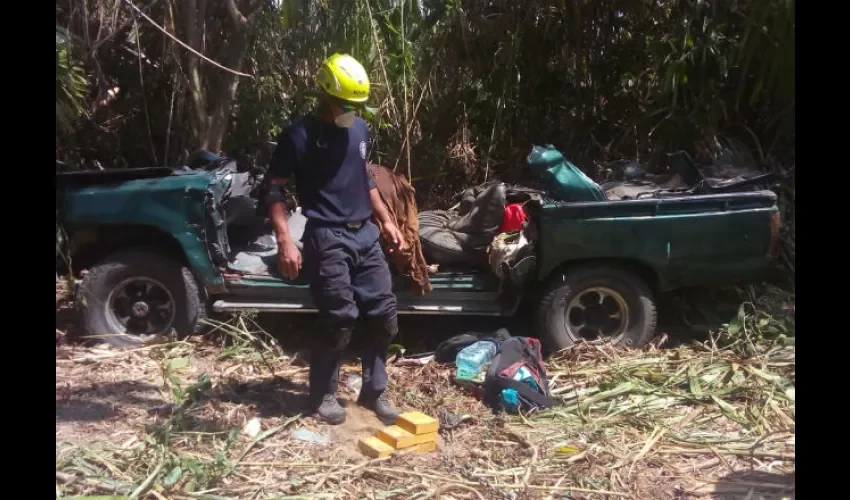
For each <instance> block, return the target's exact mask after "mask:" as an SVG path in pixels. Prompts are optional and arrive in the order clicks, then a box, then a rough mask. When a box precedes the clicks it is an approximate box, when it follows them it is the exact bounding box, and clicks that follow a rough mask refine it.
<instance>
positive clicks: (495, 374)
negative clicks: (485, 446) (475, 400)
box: [484, 337, 555, 411]
mask: <svg viewBox="0 0 850 500" xmlns="http://www.w3.org/2000/svg"><path fill="white" fill-rule="evenodd" d="M523 367H525V368H526V369H527V370H528V371H529V372H530V374H531V376H532V378H534V381H535V382H536V383H537V386H538V387H539V388H540V390H535V389H534V388H533V387H532V386H530V385H528V384H527V383H524V382H521V381H518V380H514V378H513V377H514V375H516V373H517V372H518V371H519V370H520V369H521V368H523ZM502 389H514V390H515V391H516V392H517V395H518V399H519V408H520V409H523V410H526V411H527V410H530V409H534V408H550V407H552V406H555V401H554V400H553V399H552V397H551V396H550V394H549V380H548V379H547V378H546V369H545V368H544V367H543V355H542V353H541V350H540V341H539V340H537V339H535V338H532V337H511V338H510V339H507V340H505V341H504V342H502V343H501V344H500V345H499V349H498V350H497V351H496V355H495V356H494V357H493V360H492V361H491V362H490V367H489V368H488V369H487V375H486V377H485V378H484V402H485V403H487V405H489V406H490V407H492V408H496V409H498V408H502V407H503V405H502V403H501V400H500V398H499V395H500V394H501V392H502Z"/></svg>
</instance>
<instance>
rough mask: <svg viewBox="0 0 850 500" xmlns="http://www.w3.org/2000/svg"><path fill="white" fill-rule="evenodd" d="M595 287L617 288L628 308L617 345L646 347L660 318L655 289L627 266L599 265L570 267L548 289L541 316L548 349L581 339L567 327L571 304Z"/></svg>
mask: <svg viewBox="0 0 850 500" xmlns="http://www.w3.org/2000/svg"><path fill="white" fill-rule="evenodd" d="M592 289H606V290H608V291H610V292H613V293H614V294H616V295H618V297H617V298H618V299H621V300H622V301H623V303H624V304H625V305H626V306H627V308H628V313H627V314H625V315H623V316H624V317H627V320H626V323H625V325H624V326H622V327H619V328H620V330H619V331H621V332H622V333H621V334H620V335H618V338H617V339H616V341H615V345H620V346H626V347H642V346H644V345H646V344H647V343H648V342H649V341H650V340H651V339H652V337H653V335H655V328H656V324H657V321H658V315H657V312H656V307H655V299H654V297H653V294H652V291H651V290H650V289H649V287H648V286H647V285H646V283H645V282H644V280H643V279H642V278H641V277H640V276H638V275H637V274H635V273H633V272H631V271H629V270H627V269H623V268H620V267H616V266H607V265H599V266H591V267H584V268H578V269H575V270H571V271H568V272H567V273H566V274H563V275H561V276H560V279H558V280H557V281H556V282H555V283H553V284H552V285H551V286H550V287H549V289H548V290H547V291H546V292H545V293H544V295H543V297H542V298H541V300H540V304H539V306H538V314H537V319H538V326H539V328H540V331H541V336H542V339H541V340H543V343H544V346H545V347H546V350H547V351H549V352H555V351H559V350H561V349H565V348H567V347H570V346H571V345H573V344H574V343H576V342H577V341H578V340H579V336H578V335H576V332H572V329H571V328H568V327H567V322H568V319H567V307H568V305H570V304H572V303H573V301H574V299H576V298H580V297H581V296H582V294H583V293H594V292H593V291H592ZM601 301H602V299H600V302H601Z"/></svg>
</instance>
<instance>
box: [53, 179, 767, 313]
mask: <svg viewBox="0 0 850 500" xmlns="http://www.w3.org/2000/svg"><path fill="white" fill-rule="evenodd" d="M117 175H118V174H116V176H117ZM116 176H112V177H110V176H109V175H104V176H102V177H103V178H102V179H101V180H97V178H96V176H93V178H94V179H95V180H93V181H76V182H74V181H73V179H71V180H68V178H65V179H63V181H62V182H60V177H63V176H57V211H58V214H59V223H60V224H61V225H62V227H63V228H64V229H65V231H66V232H67V233H68V234H69V236H70V239H71V240H73V239H74V237H75V234H77V233H79V234H81V233H82V232H83V231H84V230H86V229H87V228H91V227H96V228H97V231H98V232H102V231H107V232H108V231H109V230H113V229H120V228H122V227H150V228H154V229H156V230H157V231H158V232H161V233H164V234H166V235H169V236H170V237H171V238H173V240H174V241H176V242H177V244H178V245H179V248H180V250H181V251H182V253H183V256H184V257H185V261H186V262H187V263H188V266H189V267H190V268H191V270H192V271H193V272H194V273H195V275H196V276H197V277H198V278H199V279H200V281H201V282H202V283H203V285H204V286H205V287H206V290H207V293H208V296H210V297H213V296H217V297H224V298H225V299H226V298H227V296H228V295H232V294H234V293H238V294H241V295H245V294H248V295H253V296H257V297H261V296H262V297H264V298H265V299H266V300H273V299H274V297H281V296H288V297H290V298H295V297H301V298H305V297H307V296H308V295H309V293H308V289H307V287H306V286H305V284H304V283H299V282H298V281H297V280H296V282H288V281H285V280H281V279H278V278H274V277H239V278H228V280H225V279H224V276H223V275H222V273H221V271H220V268H221V266H222V259H223V258H224V255H225V254H226V253H227V252H228V251H229V249H228V248H227V238H226V227H225V224H224V218H223V216H224V214H223V211H222V209H221V205H220V203H221V197H222V195H223V193H224V192H225V191H226V188H227V187H228V183H229V177H227V175H224V174H214V173H192V174H186V175H165V176H158V177H150V176H149V177H148V178H135V179H129V180H124V179H116ZM776 214H777V206H776V195H775V194H774V193H772V192H770V191H764V192H751V193H736V194H722V195H706V196H688V197H680V198H666V199H664V198H662V199H643V200H634V201H591V202H577V203H554V204H547V205H544V206H542V207H537V208H536V209H533V210H532V217H533V218H534V219H535V220H536V221H537V222H538V224H537V227H538V234H539V239H538V241H537V245H536V248H537V255H536V271H535V272H534V273H533V275H534V276H536V280H532V281H531V284H530V285H527V286H528V287H530V288H533V289H534V290H539V289H540V283H539V282H543V281H546V280H548V279H549V278H550V277H552V276H554V275H557V274H558V273H560V272H562V271H563V270H565V269H567V268H569V267H570V266H575V265H580V264H582V263H587V262H598V261H611V262H617V263H623V264H627V265H631V266H633V267H638V268H639V269H640V270H642V271H644V273H643V274H644V276H646V277H647V278H648V279H649V280H650V281H653V283H652V285H654V286H655V287H656V289H657V290H659V291H668V290H673V289H676V288H681V287H686V286H713V285H729V284H733V283H739V282H752V281H755V280H760V279H762V278H763V277H764V276H766V274H767V272H768V270H769V269H770V268H771V258H770V257H769V255H768V249H769V248H770V246H771V241H772V240H773V239H774V238H775V235H774V234H772V233H771V221H773V220H774V217H775V216H776ZM101 234H102V233H101ZM104 257H105V256H104ZM432 280H433V283H434V288H435V289H434V292H433V293H432V294H429V295H426V296H425V297H413V296H412V295H411V294H410V291H409V290H410V287H409V283H408V282H407V280H406V278H403V277H402V278H399V279H397V280H396V287H395V288H396V290H397V292H398V294H399V303H400V304H401V303H402V302H403V301H407V302H410V303H420V302H421V303H425V302H432V301H438V300H439V298H440V297H449V296H452V297H455V298H456V299H457V300H459V301H464V300H467V298H466V297H470V296H473V295H475V294H476V293H480V292H484V293H486V294H488V295H490V294H495V292H496V291H497V290H498V289H499V284H498V280H496V279H495V277H494V276H492V275H488V274H486V273H481V272H480V271H479V272H478V273H475V272H471V271H470V272H469V273H468V274H464V273H459V274H458V273H455V274H451V275H447V274H438V275H435V276H433V277H432ZM284 290H286V293H283V295H279V294H281V292H283V291H284ZM524 291H528V290H524ZM519 295H520V296H521V295H523V291H522V290H521V291H519ZM479 296H480V297H481V300H484V295H483V294H481V295H479ZM278 300H282V299H278ZM305 300H306V298H305ZM487 300H491V299H487Z"/></svg>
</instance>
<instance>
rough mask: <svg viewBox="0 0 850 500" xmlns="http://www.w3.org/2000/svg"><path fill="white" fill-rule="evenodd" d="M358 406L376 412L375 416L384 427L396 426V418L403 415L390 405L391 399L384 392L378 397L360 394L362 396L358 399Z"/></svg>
mask: <svg viewBox="0 0 850 500" xmlns="http://www.w3.org/2000/svg"><path fill="white" fill-rule="evenodd" d="M357 404H359V405H360V406H362V407H364V408H367V409H369V410H372V411H373V412H375V415H377V416H378V420H380V421H381V423H383V424H384V425H393V424H395V421H396V418H398V416H399V415H400V414H401V412H400V411H398V410H397V409H395V407H393V404H392V403H390V399H389V398H388V397H387V393H386V392H382V393H380V394H377V395H376V394H367V393H364V392H360V396H359V397H358V398H357Z"/></svg>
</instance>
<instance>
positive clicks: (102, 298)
mask: <svg viewBox="0 0 850 500" xmlns="http://www.w3.org/2000/svg"><path fill="white" fill-rule="evenodd" d="M80 291H81V293H82V309H83V318H82V321H83V328H84V329H85V331H86V332H87V333H88V334H90V335H92V336H94V337H97V338H102V340H103V341H104V342H107V343H109V344H111V345H113V346H116V347H134V346H138V345H141V344H142V343H144V342H145V341H146V340H147V339H149V338H152V337H153V336H156V335H170V334H171V333H176V334H177V336H178V338H182V337H185V336H187V335H191V334H193V333H195V332H196V331H197V330H198V328H199V327H200V323H201V320H202V319H203V318H205V317H206V309H205V307H204V301H203V300H202V297H201V293H200V290H199V288H198V284H197V282H196V281H195V278H194V276H192V273H191V272H190V271H189V269H187V268H186V267H185V266H184V265H182V264H180V263H179V262H177V261H175V260H174V259H172V258H171V257H168V256H166V255H163V254H160V253H158V252H156V251H148V250H124V251H120V252H118V253H115V254H113V255H111V256H109V257H107V258H106V259H105V260H104V261H102V262H101V263H99V264H97V265H95V266H94V267H92V268H91V269H89V273H88V274H87V275H86V277H85V278H84V279H83V282H82V283H81V287H80Z"/></svg>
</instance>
